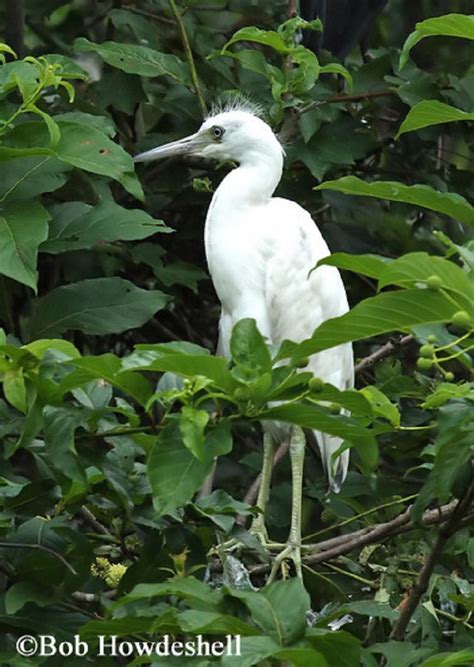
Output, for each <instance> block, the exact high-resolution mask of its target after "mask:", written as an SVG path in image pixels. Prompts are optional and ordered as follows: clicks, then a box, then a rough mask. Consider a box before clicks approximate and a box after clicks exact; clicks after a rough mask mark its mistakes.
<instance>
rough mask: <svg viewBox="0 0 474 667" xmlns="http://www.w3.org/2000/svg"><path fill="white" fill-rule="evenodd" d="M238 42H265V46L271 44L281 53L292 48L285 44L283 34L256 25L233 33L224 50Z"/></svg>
mask: <svg viewBox="0 0 474 667" xmlns="http://www.w3.org/2000/svg"><path fill="white" fill-rule="evenodd" d="M236 42H255V43H256V44H263V45H264V46H270V47H271V48H272V49H274V50H275V51H278V53H281V54H288V53H290V52H291V48H290V47H288V46H287V44H285V42H284V41H283V38H282V36H281V35H280V34H279V33H277V32H274V31H273V30H261V29H260V28H254V27H248V28H241V29H240V30H237V32H236V33H235V34H234V35H232V37H231V39H229V41H228V42H227V43H226V44H225V45H224V47H223V48H222V52H225V51H226V49H228V48H229V46H231V44H235V43H236Z"/></svg>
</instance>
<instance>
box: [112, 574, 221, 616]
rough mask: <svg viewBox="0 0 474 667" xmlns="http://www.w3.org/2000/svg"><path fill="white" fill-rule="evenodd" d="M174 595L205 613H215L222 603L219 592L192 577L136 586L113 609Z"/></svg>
mask: <svg viewBox="0 0 474 667" xmlns="http://www.w3.org/2000/svg"><path fill="white" fill-rule="evenodd" d="M165 595H166V596H168V595H175V596H176V597H178V598H180V599H181V600H185V601H186V602H189V603H191V604H194V605H196V604H199V605H200V607H201V608H202V609H204V610H206V611H211V612H213V611H217V610H218V607H219V605H220V604H221V602H222V598H223V594H222V591H221V590H218V589H215V588H210V586H208V585H207V584H205V583H203V582H202V581H199V579H195V578H194V577H178V578H174V579H169V580H168V581H166V582H164V583H162V584H138V585H137V586H135V587H134V588H132V590H131V591H130V593H128V594H127V595H125V596H124V597H123V598H121V599H120V600H119V601H118V602H117V603H115V605H114V609H116V608H119V607H122V606H123V605H126V604H128V603H130V602H135V601H136V600H143V599H145V600H150V599H151V598H153V597H163V596H165Z"/></svg>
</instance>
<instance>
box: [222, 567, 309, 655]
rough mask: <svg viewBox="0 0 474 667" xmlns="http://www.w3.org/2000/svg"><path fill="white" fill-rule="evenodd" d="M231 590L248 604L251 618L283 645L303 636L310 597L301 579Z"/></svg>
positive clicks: (233, 595)
mask: <svg viewBox="0 0 474 667" xmlns="http://www.w3.org/2000/svg"><path fill="white" fill-rule="evenodd" d="M228 593H229V594H230V595H232V597H236V598H238V599H239V600H241V601H242V602H243V603H244V604H245V605H246V606H247V607H248V609H249V611H250V614H251V616H252V620H253V621H254V622H255V623H256V624H257V625H258V626H259V627H260V628H261V629H262V630H263V631H264V632H265V633H266V634H267V635H269V636H270V637H271V638H272V639H273V640H275V641H276V642H277V643H278V644H279V645H280V646H285V645H287V644H291V643H293V642H295V641H297V640H298V639H300V638H301V637H302V636H303V635H304V632H305V628H306V612H307V611H308V609H310V598H309V595H308V593H307V592H306V590H305V588H304V586H303V582H302V581H301V580H300V579H298V578H294V579H288V580H286V581H275V582H274V583H272V584H270V585H269V586H265V587H264V588H262V589H261V590H260V591H258V592H255V591H239V590H229V591H228ZM288 609H291V614H289V613H288Z"/></svg>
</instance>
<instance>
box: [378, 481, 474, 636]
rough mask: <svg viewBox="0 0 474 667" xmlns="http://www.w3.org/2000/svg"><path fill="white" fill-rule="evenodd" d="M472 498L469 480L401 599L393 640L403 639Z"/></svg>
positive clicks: (392, 633) (473, 486) (471, 485)
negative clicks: (414, 580)
mask: <svg viewBox="0 0 474 667" xmlns="http://www.w3.org/2000/svg"><path fill="white" fill-rule="evenodd" d="M473 498H474V480H472V481H471V484H470V485H469V488H468V490H467V492H466V494H465V495H464V497H463V498H461V499H460V500H459V501H458V502H456V506H455V507H454V510H453V511H452V512H451V514H450V516H449V518H448V520H447V521H446V523H445V524H444V525H442V526H441V527H440V529H439V530H438V535H437V536H436V540H435V543H434V545H433V548H432V549H431V551H430V553H429V555H428V557H427V559H426V561H425V563H424V565H423V567H422V568H421V571H420V574H419V575H418V579H417V580H416V582H415V584H414V586H413V588H412V589H411V591H410V593H409V595H408V597H407V598H406V599H405V600H404V601H403V603H402V605H401V609H400V616H399V617H398V620H397V622H396V623H395V625H394V627H393V630H392V632H391V634H390V639H394V640H395V641H399V642H401V641H403V638H404V636H405V632H406V629H407V627H408V624H409V623H410V619H411V617H412V616H413V614H414V613H415V610H416V608H417V607H418V605H419V603H420V600H421V598H422V597H423V595H424V594H425V593H426V591H427V589H428V586H429V583H430V579H431V575H432V574H433V572H434V568H435V566H436V564H437V562H438V560H439V559H440V557H441V554H442V553H443V551H444V547H445V546H446V542H447V541H448V540H449V538H450V537H452V536H453V535H454V533H456V532H457V530H458V529H459V526H460V524H461V521H462V519H463V517H464V516H465V514H466V512H467V511H468V509H469V507H470V505H471V501H472V499H473Z"/></svg>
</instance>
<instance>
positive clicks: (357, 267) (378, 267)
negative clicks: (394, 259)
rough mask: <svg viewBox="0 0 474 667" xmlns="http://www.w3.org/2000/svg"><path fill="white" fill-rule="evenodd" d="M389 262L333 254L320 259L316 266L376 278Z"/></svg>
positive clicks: (369, 257)
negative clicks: (332, 267)
mask: <svg viewBox="0 0 474 667" xmlns="http://www.w3.org/2000/svg"><path fill="white" fill-rule="evenodd" d="M390 261H391V260H390V259H388V258H385V257H377V256H376V255H351V254H349V253H347V252H335V253H333V254H332V255H329V256H328V257H324V259H320V260H319V262H318V264H317V266H321V265H327V266H337V268H338V269H347V270H348V271H354V272H355V273H361V274H362V275H363V276H369V277H370V278H378V277H379V275H380V273H381V271H383V269H384V267H385V266H386V264H387V262H390Z"/></svg>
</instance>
